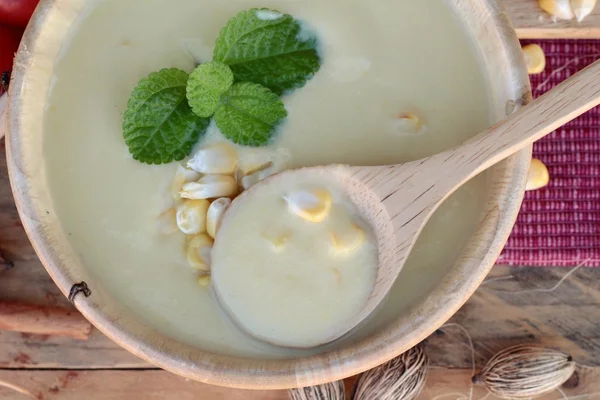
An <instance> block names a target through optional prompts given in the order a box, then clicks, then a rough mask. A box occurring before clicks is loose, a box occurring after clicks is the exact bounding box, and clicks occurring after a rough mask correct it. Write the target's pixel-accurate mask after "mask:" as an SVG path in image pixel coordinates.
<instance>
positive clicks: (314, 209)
mask: <svg viewBox="0 0 600 400" xmlns="http://www.w3.org/2000/svg"><path fill="white" fill-rule="evenodd" d="M285 200H286V201H287V205H288V210H289V211H290V212H291V213H293V214H296V215H297V216H299V217H300V218H302V219H304V220H306V221H309V222H314V223H319V222H323V221H325V219H327V217H328V216H329V211H331V205H332V204H333V200H332V198H331V193H329V191H327V190H325V189H323V188H310V189H301V190H296V191H293V192H291V193H288V194H287V195H286V196H285Z"/></svg>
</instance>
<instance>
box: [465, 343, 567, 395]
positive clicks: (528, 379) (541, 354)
mask: <svg viewBox="0 0 600 400" xmlns="http://www.w3.org/2000/svg"><path fill="white" fill-rule="evenodd" d="M575 367H576V363H575V362H574V361H573V359H572V357H570V356H568V355H566V354H564V353H561V352H559V351H555V350H551V349H545V348H542V347H536V346H528V345H519V346H513V347H510V348H508V349H506V350H503V351H501V352H500V353H498V354H496V355H495V356H494V357H492V359H491V360H490V361H488V363H487V364H486V366H485V367H484V368H483V370H482V371H481V373H479V374H478V375H476V376H474V377H473V383H476V384H483V385H485V386H486V387H487V389H488V390H489V391H490V392H492V393H493V394H495V395H496V396H498V397H502V398H504V399H525V398H533V397H537V396H542V395H544V394H547V393H550V392H552V391H554V390H556V389H557V388H559V387H560V386H562V385H563V384H564V383H565V382H566V381H568V380H569V378H570V377H571V375H573V373H574V372H575Z"/></svg>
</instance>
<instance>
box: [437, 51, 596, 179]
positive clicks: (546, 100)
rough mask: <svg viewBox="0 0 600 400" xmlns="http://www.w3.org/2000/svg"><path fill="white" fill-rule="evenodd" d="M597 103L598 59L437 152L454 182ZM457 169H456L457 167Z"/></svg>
mask: <svg viewBox="0 0 600 400" xmlns="http://www.w3.org/2000/svg"><path fill="white" fill-rule="evenodd" d="M599 104H600V60H599V61H596V62H595V63H593V64H591V65H590V66H588V67H587V68H585V69H584V70H582V71H580V72H579V73H577V74H575V75H573V76H572V77H570V78H569V79H567V80H565V81H564V82H563V83H561V84H560V85H558V86H556V87H555V88H554V89H552V90H550V91H549V92H547V93H546V94H544V95H543V96H542V97H540V98H538V99H537V100H534V101H533V102H531V103H530V104H529V105H527V106H525V107H523V108H521V109H519V110H518V111H517V112H515V113H514V114H512V115H511V116H510V117H508V118H506V119H504V120H503V121H501V122H499V123H498V124H496V125H494V126H492V127H491V128H489V129H487V130H486V131H484V132H482V133H480V134H479V135H477V136H475V137H474V138H473V139H471V140H469V141H467V142H466V143H464V144H462V145H461V146H458V147H455V148H454V149H451V150H449V151H447V152H444V153H441V154H439V155H438V156H439V157H437V156H434V157H435V158H438V161H439V159H440V157H441V158H443V159H444V160H445V161H446V162H447V163H448V164H452V165H446V168H457V169H455V172H456V175H455V176H456V177H457V178H459V180H460V181H459V182H454V183H455V184H456V186H461V185H462V184H463V183H465V182H466V181H468V180H469V179H471V178H472V177H474V176H476V175H477V174H479V173H480V172H483V171H485V170H486V169H488V168H490V167H492V166H493V165H495V164H497V163H498V162H500V161H502V160H504V159H505V158H507V157H509V156H511V155H512V154H514V153H516V152H518V151H519V150H522V149H523V148H524V147H526V146H528V145H530V144H532V143H533V142H535V141H536V140H538V139H541V138H542V137H544V136H546V135H547V134H549V133H551V132H553V131H554V130H556V129H557V128H559V127H561V126H562V125H564V124H566V123H567V122H569V121H571V120H573V119H575V118H577V117H578V116H580V115H581V114H583V113H585V112H586V111H588V110H590V109H591V108H593V107H595V106H597V105H599ZM458 170H460V172H459V171H458Z"/></svg>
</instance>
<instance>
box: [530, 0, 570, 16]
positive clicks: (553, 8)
mask: <svg viewBox="0 0 600 400" xmlns="http://www.w3.org/2000/svg"><path fill="white" fill-rule="evenodd" d="M538 3H539V5H540V7H541V8H542V10H544V11H546V12H547V13H548V14H550V15H552V16H553V17H556V18H558V19H565V20H570V19H573V17H574V15H573V9H572V8H571V1H570V0H539V1H538Z"/></svg>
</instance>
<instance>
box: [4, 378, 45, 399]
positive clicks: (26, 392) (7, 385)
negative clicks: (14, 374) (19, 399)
mask: <svg viewBox="0 0 600 400" xmlns="http://www.w3.org/2000/svg"><path fill="white" fill-rule="evenodd" d="M0 386H3V387H5V388H8V389H12V390H14V391H15V392H17V393H21V394H23V395H25V396H27V397H31V398H32V399H35V398H37V397H36V396H34V395H33V393H31V392H30V391H29V390H27V389H25V388H22V387H20V386H17V385H13V384H12V383H8V382H5V381H2V380H0Z"/></svg>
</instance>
